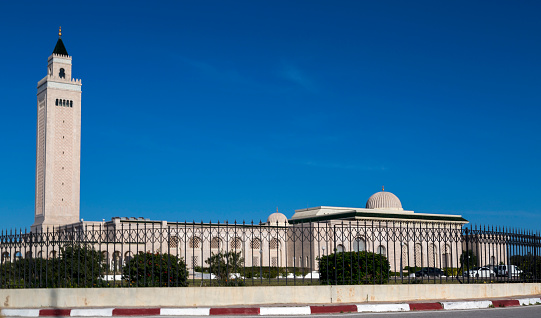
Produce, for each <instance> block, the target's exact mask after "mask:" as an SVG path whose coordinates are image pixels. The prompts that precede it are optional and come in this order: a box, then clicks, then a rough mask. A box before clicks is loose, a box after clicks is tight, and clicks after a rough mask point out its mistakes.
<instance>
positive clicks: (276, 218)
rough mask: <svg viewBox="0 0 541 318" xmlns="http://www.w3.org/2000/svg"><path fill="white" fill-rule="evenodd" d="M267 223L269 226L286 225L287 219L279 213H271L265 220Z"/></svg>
mask: <svg viewBox="0 0 541 318" xmlns="http://www.w3.org/2000/svg"><path fill="white" fill-rule="evenodd" d="M267 223H269V224H270V225H272V224H277V223H278V224H287V217H286V216H285V215H284V214H282V213H279V212H276V213H273V214H271V215H269V218H268V219H267Z"/></svg>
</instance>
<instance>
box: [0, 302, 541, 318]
mask: <svg viewBox="0 0 541 318" xmlns="http://www.w3.org/2000/svg"><path fill="white" fill-rule="evenodd" d="M527 305H541V298H540V297H533V298H514V299H497V300H486V299H485V300H460V301H434V302H411V303H374V304H368V303H364V304H342V305H331V304H329V305H314V306H309V305H306V306H298V305H295V306H281V305H277V306H264V307H258V306H253V307H252V306H249V307H242V306H236V307H216V308H210V307H195V308H73V309H30V308H27V309H2V311H1V313H2V315H4V316H5V317H52V316H56V317H58V316H65V317H68V316H71V317H111V316H214V315H260V316H267V315H312V314H333V313H348V312H392V311H416V310H417V311H418V310H458V309H483V308H495V307H511V306H527Z"/></svg>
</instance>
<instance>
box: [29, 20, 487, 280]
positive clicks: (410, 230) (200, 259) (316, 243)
mask: <svg viewBox="0 0 541 318" xmlns="http://www.w3.org/2000/svg"><path fill="white" fill-rule="evenodd" d="M61 35H62V33H61V30H59V38H58V41H57V43H56V46H55V48H54V50H53V52H52V54H51V56H49V58H48V65H47V75H46V76H45V77H44V78H43V79H41V80H40V81H39V82H38V85H37V145H36V192H35V194H36V201H35V215H34V224H33V225H32V227H31V231H32V233H53V235H58V236H59V237H61V236H63V237H67V238H70V239H74V235H75V236H77V237H80V238H87V237H90V236H92V237H93V240H92V242H93V243H92V244H94V246H95V248H97V249H99V250H100V251H102V253H104V255H105V256H106V257H107V259H109V260H111V262H112V264H115V265H112V266H118V265H119V264H120V265H121V264H122V262H123V261H124V260H126V259H129V258H130V257H131V256H132V255H134V254H136V253H139V252H142V251H151V252H167V253H172V254H175V255H179V256H182V257H184V258H185V259H186V263H187V264H188V267H189V268H192V269H193V268H195V267H196V266H202V265H204V260H205V259H208V257H209V256H210V255H211V253H215V252H217V251H219V250H224V249H225V250H234V251H239V252H242V256H243V258H244V259H245V264H246V266H277V267H284V266H289V267H304V268H311V269H315V270H317V258H318V257H319V256H321V255H326V254H328V253H332V252H333V251H338V252H340V251H363V250H367V251H372V252H376V253H379V254H384V255H386V256H387V257H388V259H389V262H390V263H391V267H392V270H395V271H396V270H397V269H398V268H402V267H403V266H406V264H409V265H410V266H414V265H415V266H434V267H451V266H455V267H456V264H457V263H458V259H457V258H458V257H457V255H460V253H461V252H462V250H463V246H462V244H463V243H462V242H461V240H460V236H461V229H462V227H463V225H464V224H466V223H468V221H467V220H466V219H464V218H463V217H462V216H460V215H442V214H427V213H415V212H414V211H412V210H404V209H403V208H402V204H401V202H400V200H399V199H398V197H397V196H396V195H394V194H393V193H391V192H388V191H385V190H384V189H382V191H380V192H377V193H375V194H373V195H372V196H370V197H369V198H368V200H367V202H366V204H365V207H364V208H349V207H334V206H319V207H313V208H306V209H299V210H296V211H295V213H294V214H293V216H292V217H291V218H288V217H286V215H284V214H282V213H278V212H277V213H273V214H271V215H269V217H268V219H267V222H264V223H261V224H244V223H243V224H237V223H235V224H230V223H229V224H228V223H226V224H215V223H212V224H211V223H179V222H167V221H155V220H149V219H144V218H131V217H114V218H112V219H111V220H109V221H105V220H102V221H84V220H83V219H80V211H79V198H80V149H81V87H82V83H81V80H80V79H73V78H72V57H71V56H70V55H69V54H68V52H67V49H66V47H65V45H64V43H63V41H62V38H61ZM96 233H97V234H96ZM150 238H151V239H150ZM457 238H458V239H457ZM59 248H60V247H58V248H55V247H54V246H53V247H50V248H49V247H48V248H47V250H43V249H42V250H34V251H19V253H20V254H22V255H25V256H26V255H27V254H28V253H31V254H34V255H33V256H34V257H54V255H55V254H56V253H58V251H59ZM483 262H484V261H483Z"/></svg>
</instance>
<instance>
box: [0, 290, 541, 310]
mask: <svg viewBox="0 0 541 318" xmlns="http://www.w3.org/2000/svg"><path fill="white" fill-rule="evenodd" d="M540 294H541V284H470V285H458V284H443V285H439V284H438V285H432V284H415V285H346V286H272V287H185V288H182V287H178V288H177V287H175V288H56V289H1V290H0V301H1V303H0V307H4V308H75V307H86V306H92V307H141V306H142V307H195V306H198V307H209V306H227V305H256V304H258V305H269V304H330V303H361V302H388V301H394V302H396V301H415V300H430V299H434V300H452V299H467V298H498V297H507V296H527V295H540Z"/></svg>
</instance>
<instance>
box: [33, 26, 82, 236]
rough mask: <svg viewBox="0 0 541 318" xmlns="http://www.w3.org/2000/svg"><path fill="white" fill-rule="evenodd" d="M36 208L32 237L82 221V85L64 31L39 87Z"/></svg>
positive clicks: (59, 32) (60, 35)
mask: <svg viewBox="0 0 541 318" xmlns="http://www.w3.org/2000/svg"><path fill="white" fill-rule="evenodd" d="M37 97H38V98H37V99H38V120H37V142H36V148H37V149H36V205H35V214H34V224H33V225H32V231H40V230H49V229H52V228H53V227H57V226H59V225H66V224H72V223H76V222H78V221H79V193H80V186H79V184H80V162H81V80H76V79H72V78H71V56H69V55H68V51H67V50H66V47H65V46H64V43H63V42H62V30H61V29H59V31H58V41H57V42H56V46H55V48H54V50H53V54H52V55H51V56H49V59H48V65H47V76H45V77H44V78H43V79H42V80H41V81H39V82H38V94H37Z"/></svg>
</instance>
